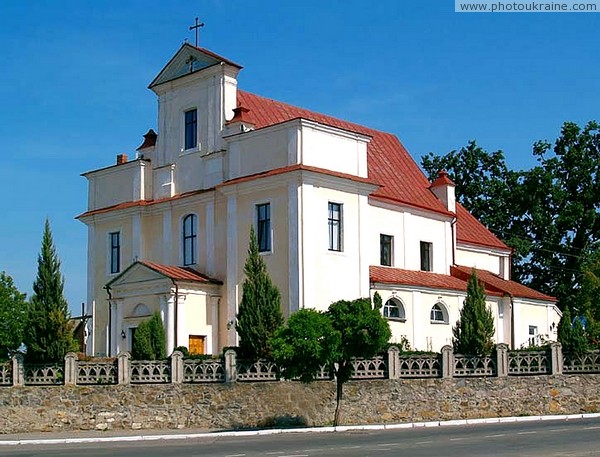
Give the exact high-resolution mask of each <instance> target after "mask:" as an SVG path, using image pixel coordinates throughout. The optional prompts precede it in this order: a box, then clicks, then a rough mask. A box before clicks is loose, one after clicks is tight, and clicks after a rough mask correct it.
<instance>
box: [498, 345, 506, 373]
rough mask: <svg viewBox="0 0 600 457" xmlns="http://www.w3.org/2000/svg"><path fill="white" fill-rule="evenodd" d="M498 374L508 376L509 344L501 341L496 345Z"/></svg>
mask: <svg viewBox="0 0 600 457" xmlns="http://www.w3.org/2000/svg"><path fill="white" fill-rule="evenodd" d="M496 376H498V377H499V378H505V377H507V376H508V344H505V343H500V344H498V345H497V346H496Z"/></svg>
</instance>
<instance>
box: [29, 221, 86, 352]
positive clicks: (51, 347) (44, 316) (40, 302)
mask: <svg viewBox="0 0 600 457" xmlns="http://www.w3.org/2000/svg"><path fill="white" fill-rule="evenodd" d="M37 262H38V270H37V276H36V278H35V281H34V283H33V296H32V297H31V301H30V303H29V307H28V325H27V327H26V329H25V335H24V336H25V338H24V340H25V346H26V347H27V355H26V357H27V359H28V360H30V361H35V362H43V363H47V362H59V361H61V360H62V359H63V358H64V357H65V355H66V353H67V352H69V351H73V350H77V343H76V342H75V339H74V337H73V329H72V326H71V325H70V323H69V318H70V313H69V306H68V304H67V300H66V299H65V297H64V295H63V287H64V279H63V277H62V275H61V273H60V260H59V258H58V255H57V254H56V248H55V247H54V241H53V240H52V232H51V230H50V222H49V221H48V219H46V223H45V224H44V234H43V237H42V249H41V252H40V254H39V255H38V260H37Z"/></svg>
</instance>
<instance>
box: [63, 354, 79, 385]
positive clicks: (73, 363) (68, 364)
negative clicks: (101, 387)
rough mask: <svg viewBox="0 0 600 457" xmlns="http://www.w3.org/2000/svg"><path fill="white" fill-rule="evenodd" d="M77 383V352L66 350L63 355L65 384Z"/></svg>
mask: <svg viewBox="0 0 600 457" xmlns="http://www.w3.org/2000/svg"><path fill="white" fill-rule="evenodd" d="M75 384H77V354H75V353H74V352H67V355H65V386H74V385H75Z"/></svg>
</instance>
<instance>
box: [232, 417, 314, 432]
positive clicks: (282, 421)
mask: <svg viewBox="0 0 600 457" xmlns="http://www.w3.org/2000/svg"><path fill="white" fill-rule="evenodd" d="M307 426H308V421H307V420H306V418H305V417H303V416H292V415H291V414H285V415H282V416H271V417H265V418H264V419H262V420H260V421H258V423H257V424H256V425H254V426H248V425H245V424H234V425H233V427H232V430H262V429H265V428H296V427H307Z"/></svg>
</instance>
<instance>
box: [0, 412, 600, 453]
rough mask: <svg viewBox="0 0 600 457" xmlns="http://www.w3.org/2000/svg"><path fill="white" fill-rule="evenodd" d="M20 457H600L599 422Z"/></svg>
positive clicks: (233, 440) (146, 445)
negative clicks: (595, 456)
mask: <svg viewBox="0 0 600 457" xmlns="http://www.w3.org/2000/svg"><path fill="white" fill-rule="evenodd" d="M0 455H1V456H15V457H17V456H18V457H25V456H27V457H37V456H40V457H42V456H43V457H50V456H52V457H59V456H60V457H71V456H78V457H80V456H83V457H108V456H110V457H121V456H123V457H124V456H128V457H129V456H131V457H137V456H139V457H142V456H143V457H175V456H177V457H200V456H202V457H217V456H218V457H252V456H268V457H304V456H306V457H313V456H315V457H316V456H331V457H367V456H381V457H387V456H390V457H395V456H410V457H429V456H436V457H438V456H447V457H455V456H460V457H465V456H469V457H478V456H481V457H484V456H485V457H492V456H494V457H505V456H506V457H508V456H511V457H512V456H515V457H516V456H518V457H526V456H527V457H528V456H540V457H541V456H544V457H555V456H556V457H558V456H561V457H569V456H594V455H597V456H600V420H598V419H592V420H586V419H583V420H581V419H580V420H570V421H564V420H561V421H541V422H525V423H523V422H521V423H511V424H487V425H468V426H446V427H435V428H429V427H428V428H414V429H398V430H386V431H359V432H336V433H331V432H329V433H291V434H288V433H286V434H278V435H265V436H246V437H214V438H203V439H193V440H185V441H183V440H182V441H179V440H175V441H150V442H148V441H146V442H144V441H137V442H129V443H127V442H125V443H94V444H73V445H63V444H61V445H35V446H30V445H27V446H11V447H4V446H0Z"/></svg>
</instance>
